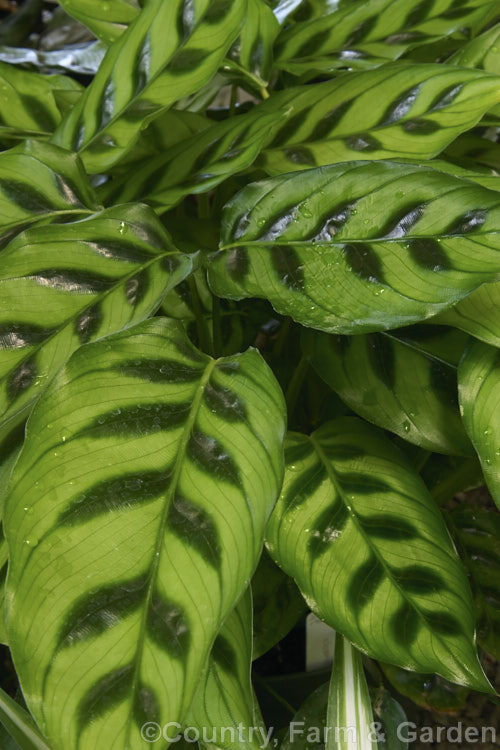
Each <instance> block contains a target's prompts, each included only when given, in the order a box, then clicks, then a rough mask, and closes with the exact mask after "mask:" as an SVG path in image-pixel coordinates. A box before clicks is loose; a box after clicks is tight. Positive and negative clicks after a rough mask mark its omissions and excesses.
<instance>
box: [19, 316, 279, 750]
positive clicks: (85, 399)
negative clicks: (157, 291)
mask: <svg viewBox="0 0 500 750" xmlns="http://www.w3.org/2000/svg"><path fill="white" fill-rule="evenodd" d="M283 414H284V405H283V399H282V395H281V392H280V390H279V387H278V385H277V383H276V381H275V379H274V377H273V375H272V373H271V371H270V370H269V369H268V367H267V365H266V364H265V363H264V361H263V359H262V358H261V356H260V355H259V354H258V352H257V351H255V350H249V351H247V352H246V353H244V354H241V355H234V356H231V357H227V358H224V359H220V360H212V359H211V358H210V357H208V356H206V355H204V354H201V353H200V352H199V351H198V350H197V349H195V348H194V347H193V346H192V344H191V343H190V342H189V340H188V339H187V337H186V335H185V333H184V331H183V329H182V326H180V325H179V324H177V323H175V322H173V321H169V320H168V319H162V318H155V319H153V320H150V321H146V322H144V323H142V324H140V325H139V326H136V327H135V328H133V329H130V330H129V331H124V332H122V333H120V334H116V335H115V336H114V337H107V338H104V339H102V340H101V341H99V342H95V343H93V344H89V345H87V346H86V347H83V348H81V349H80V350H78V351H77V352H76V353H75V354H74V355H73V357H72V358H71V360H70V361H69V362H68V364H67V365H66V367H65V368H64V369H63V370H62V371H61V372H60V373H59V375H58V376H57V377H56V378H55V380H54V381H53V382H52V384H51V386H50V387H49V389H48V390H47V391H46V393H45V394H44V396H43V398H42V399H41V400H40V401H39V403H38V404H37V407H36V409H35V410H34V412H33V414H32V415H31V417H30V419H29V423H28V427H27V439H26V443H25V446H24V449H23V453H22V454H21V457H20V459H19V461H18V463H17V465H16V470H15V473H14V474H13V477H12V482H11V492H10V495H9V498H8V501H7V511H6V520H5V531H6V536H7V539H8V541H9V546H10V561H9V578H8V601H9V612H8V626H9V643H10V647H11V650H12V653H13V656H14V661H15V664H16V670H17V673H18V675H19V676H20V680H21V683H22V687H23V693H24V696H25V698H26V700H27V703H28V706H29V708H30V710H31V711H32V713H33V715H34V716H35V718H36V719H37V721H38V722H39V723H40V726H41V727H42V728H43V731H44V732H45V733H46V734H47V735H48V736H50V737H51V741H52V742H53V745H54V747H53V750H74V749H76V748H78V750H95V748H96V747H110V746H112V744H113V743H115V744H117V745H119V746H121V747H127V746H128V747H130V748H136V747H137V748H140V747H142V744H143V741H142V739H141V738H140V728H141V726H142V724H143V723H144V722H146V721H157V722H158V723H159V724H160V725H163V724H164V723H165V722H166V721H179V722H181V721H182V720H183V718H184V716H185V715H186V711H187V709H188V708H189V705H190V703H191V701H192V699H193V697H194V693H195V690H196V689H197V687H198V684H199V682H200V679H201V677H202V672H203V669H204V667H205V665H206V662H207V659H208V655H209V652H210V649H211V646H212V643H213V641H214V639H215V636H216V635H217V633H218V631H219V629H220V626H221V624H222V622H223V620H224V619H225V617H226V615H228V614H229V612H230V611H231V609H232V608H233V606H234V605H235V603H236V601H237V600H238V598H239V597H240V595H241V593H242V591H243V590H244V589H245V587H246V586H247V584H248V582H249V579H250V576H251V574H252V572H253V570H254V568H255V565H256V563H257V560H258V558H259V555H260V553H261V550H262V541H263V534H264V528H265V524H266V521H267V518H268V516H269V513H270V512H271V509H272V507H273V504H274V501H275V498H276V495H277V493H278V491H279V487H280V485H281V479H282V448H281V444H282V438H283V431H284V417H283ZM49 420H50V421H49ZM26 507H28V509H29V510H28V511H27V510H25V508H26ZM82 558H83V559H84V560H85V571H86V575H85V576H83V577H82V575H81V564H82V563H81V561H82ZM152 747H158V748H160V747H161V748H163V747H164V743H163V744H162V742H161V741H160V742H157V743H155V744H152Z"/></svg>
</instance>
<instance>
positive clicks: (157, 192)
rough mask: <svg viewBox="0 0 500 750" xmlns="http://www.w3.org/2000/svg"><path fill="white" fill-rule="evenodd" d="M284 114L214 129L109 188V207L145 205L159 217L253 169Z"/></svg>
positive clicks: (244, 119) (105, 193)
mask: <svg viewBox="0 0 500 750" xmlns="http://www.w3.org/2000/svg"><path fill="white" fill-rule="evenodd" d="M282 118H283V115H282V114H281V113H279V112H278V113H271V114H267V115H262V116H259V115H258V114H257V115H255V114H253V113H249V114H247V115H242V116H241V117H237V118H236V119H232V118H231V119H229V120H226V121H225V122H220V123H217V124H216V125H212V126H211V127H209V128H207V129H206V130H204V131H203V132H201V133H196V134H195V135H193V136H192V137H191V138H187V139H186V140H184V141H182V142H181V143H177V144H175V145H173V146H172V147H171V148H169V149H167V150H166V151H164V152H163V153H162V154H157V155H155V156H153V157H151V158H150V159H147V160H146V161H145V162H143V163H142V164H141V165H140V166H138V167H137V169H135V170H134V179H133V180H131V179H130V172H128V171H127V172H125V174H123V176H121V177H119V178H118V179H117V180H113V181H111V182H109V183H108V184H107V185H105V187H104V189H103V191H102V193H101V194H102V195H103V196H104V200H105V201H106V202H107V203H122V202H128V201H134V200H147V201H148V203H149V204H150V205H152V206H153V207H154V208H155V209H156V210H157V211H158V212H159V213H162V212H164V211H166V210H168V209H169V208H172V207H173V206H175V205H176V204H177V203H179V201H181V200H182V199H183V198H185V197H186V195H189V194H198V193H204V192H206V191H207V190H210V189H212V188H213V187H215V186H216V185H218V184H219V183H221V182H222V181H223V180H225V179H227V177H229V176H230V175H232V174H235V173H236V172H241V171H242V170H243V169H246V168H247V167H249V166H250V165H251V164H252V162H253V161H254V160H255V159H256V157H257V156H258V154H259V153H260V151H261V149H262V147H263V146H264V144H265V143H266V142H268V141H269V139H270V138H272V135H273V132H274V130H275V126H276V123H277V122H278V121H279V120H281V119H282Z"/></svg>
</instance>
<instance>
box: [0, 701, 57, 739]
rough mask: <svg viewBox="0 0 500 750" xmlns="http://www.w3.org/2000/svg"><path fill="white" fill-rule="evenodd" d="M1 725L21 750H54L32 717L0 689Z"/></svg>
mask: <svg viewBox="0 0 500 750" xmlns="http://www.w3.org/2000/svg"><path fill="white" fill-rule="evenodd" d="M0 724H3V726H4V727H5V728H6V729H7V731H8V733H9V735H10V736H11V737H12V738H13V739H14V740H15V741H16V743H17V746H18V747H19V750H52V749H51V748H50V747H49V746H48V744H47V742H46V741H45V739H44V738H43V737H42V735H41V734H40V732H39V731H38V729H37V727H36V726H35V724H34V722H33V720H32V718H31V716H30V715H29V713H28V712H27V711H25V710H24V709H23V708H21V706H20V705H19V704H18V703H16V701H15V700H13V699H12V698H11V697H10V695H8V694H7V693H6V692H4V691H3V690H2V689H1V688H0Z"/></svg>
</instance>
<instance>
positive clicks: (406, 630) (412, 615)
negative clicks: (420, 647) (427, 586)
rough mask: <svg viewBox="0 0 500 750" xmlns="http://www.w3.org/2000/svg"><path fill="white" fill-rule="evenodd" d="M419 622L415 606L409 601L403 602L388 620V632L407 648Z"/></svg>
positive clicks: (411, 641)
mask: <svg viewBox="0 0 500 750" xmlns="http://www.w3.org/2000/svg"><path fill="white" fill-rule="evenodd" d="M420 624H421V623H420V621H419V617H418V615H417V612H416V611H415V608H414V607H413V606H412V605H411V604H410V602H403V603H402V604H401V606H400V607H399V609H398V610H397V611H396V612H394V614H393V615H392V616H391V618H390V620H389V628H388V634H390V635H391V636H392V638H394V640H395V642H396V643H404V644H405V646H406V647H407V648H408V647H409V646H411V645H412V643H413V642H414V640H415V638H416V637H417V635H418V631H419V628H420Z"/></svg>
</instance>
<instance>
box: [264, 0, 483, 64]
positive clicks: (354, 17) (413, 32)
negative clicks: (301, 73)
mask: <svg viewBox="0 0 500 750" xmlns="http://www.w3.org/2000/svg"><path fill="white" fill-rule="evenodd" d="M492 4H493V3H492V2H491V0H471V2H468V3H467V4H466V5H464V4H463V3H462V2H460V0H459V2H457V0H444V2H436V1H435V0H434V2H432V1H431V2H426V3H425V4H424V3H422V1H421V0H359V2H349V3H347V4H345V5H343V6H342V7H341V8H340V9H339V10H335V11H334V12H333V13H329V14H327V15H324V14H323V13H321V14H319V15H318V17H313V18H311V20H308V21H305V22H302V23H296V24H295V25H292V26H290V27H289V28H287V29H285V30H284V31H283V32H282V34H281V35H280V37H279V38H278V43H277V57H278V59H279V60H296V59H301V58H310V57H315V56H317V55H329V56H331V57H332V58H333V59H336V60H338V66H339V67H345V66H346V65H349V62H350V60H351V59H352V58H356V57H360V58H363V57H364V56H380V57H384V58H385V59H386V60H396V59H397V58H398V57H400V56H401V55H402V54H404V53H405V52H406V51H407V50H409V49H411V48H412V47H416V46H420V45H423V44H429V43H431V42H434V41H437V40H439V39H442V38H443V37H446V36H448V35H450V34H453V33H457V32H458V34H459V37H461V38H466V36H467V34H468V33H470V31H471V30H473V29H475V28H477V27H478V25H479V24H480V22H481V21H482V20H483V18H484V17H485V16H486V15H487V13H488V11H489V10H491V6H492Z"/></svg>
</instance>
